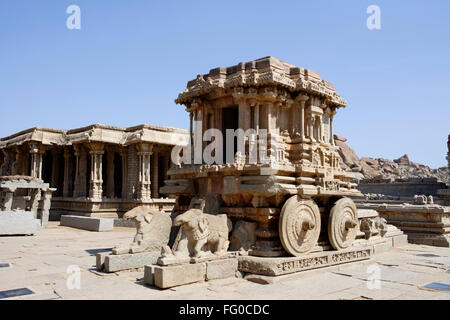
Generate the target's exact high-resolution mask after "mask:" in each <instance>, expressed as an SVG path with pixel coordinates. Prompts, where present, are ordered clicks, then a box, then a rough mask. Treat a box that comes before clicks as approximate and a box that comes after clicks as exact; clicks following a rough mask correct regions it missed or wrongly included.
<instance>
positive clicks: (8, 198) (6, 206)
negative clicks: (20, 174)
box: [2, 188, 16, 211]
mask: <svg viewBox="0 0 450 320" xmlns="http://www.w3.org/2000/svg"><path fill="white" fill-rule="evenodd" d="M3 191H4V192H5V198H4V199H3V203H2V211H11V207H12V204H13V200H14V192H15V191H16V189H15V188H8V189H3Z"/></svg>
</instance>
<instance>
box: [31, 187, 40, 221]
mask: <svg viewBox="0 0 450 320" xmlns="http://www.w3.org/2000/svg"><path fill="white" fill-rule="evenodd" d="M30 192H31V200H30V207H31V209H30V211H31V212H33V213H34V217H35V218H36V216H37V211H38V208H39V200H41V189H31V191H30Z"/></svg>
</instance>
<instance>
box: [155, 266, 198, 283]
mask: <svg viewBox="0 0 450 320" xmlns="http://www.w3.org/2000/svg"><path fill="white" fill-rule="evenodd" d="M154 271H155V280H154V281H155V282H154V283H155V286H157V287H158V288H161V289H166V288H171V287H176V286H181V285H184V284H189V283H194V282H199V281H205V274H206V263H190V264H183V265H177V266H164V267H162V266H155V267H154Z"/></svg>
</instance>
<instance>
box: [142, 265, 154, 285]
mask: <svg viewBox="0 0 450 320" xmlns="http://www.w3.org/2000/svg"><path fill="white" fill-rule="evenodd" d="M144 281H145V283H146V284H148V285H150V286H154V285H155V265H147V266H145V267H144Z"/></svg>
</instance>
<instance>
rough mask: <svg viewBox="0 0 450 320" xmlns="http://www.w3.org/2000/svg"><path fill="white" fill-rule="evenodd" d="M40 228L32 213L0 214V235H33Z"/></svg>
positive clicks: (4, 212) (10, 212) (5, 212)
mask: <svg viewBox="0 0 450 320" xmlns="http://www.w3.org/2000/svg"><path fill="white" fill-rule="evenodd" d="M40 226H41V222H40V220H39V219H36V218H35V217H34V213H33V212H13V211H2V212H0V235H34V234H36V233H37V232H38V231H39V229H40Z"/></svg>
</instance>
